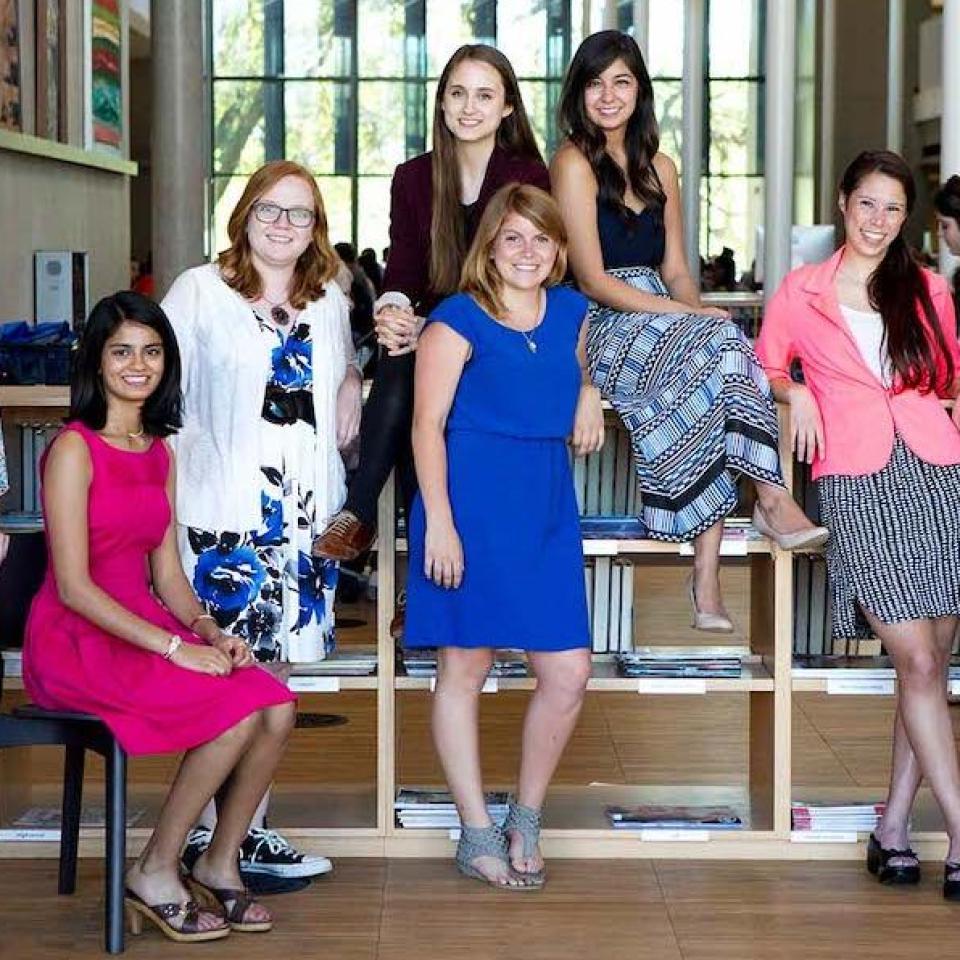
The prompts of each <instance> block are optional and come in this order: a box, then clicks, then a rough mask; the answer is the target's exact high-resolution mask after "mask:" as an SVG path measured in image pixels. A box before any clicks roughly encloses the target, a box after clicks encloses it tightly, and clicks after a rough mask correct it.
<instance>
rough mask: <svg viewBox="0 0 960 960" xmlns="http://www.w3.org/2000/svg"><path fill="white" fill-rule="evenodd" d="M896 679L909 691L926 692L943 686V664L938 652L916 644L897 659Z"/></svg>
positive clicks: (927, 646) (925, 645)
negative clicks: (909, 689)
mask: <svg viewBox="0 0 960 960" xmlns="http://www.w3.org/2000/svg"><path fill="white" fill-rule="evenodd" d="M896 666H897V679H898V680H899V681H900V683H901V684H903V685H905V686H907V687H908V688H911V689H917V690H926V689H931V688H938V687H941V686H942V685H943V673H944V669H945V663H944V660H943V658H942V657H941V655H940V653H939V651H938V650H936V649H935V648H934V647H933V646H931V645H929V644H923V645H920V644H918V645H917V646H916V647H915V648H914V649H912V650H909V651H907V652H906V653H903V654H901V655H900V656H899V657H897V660H896Z"/></svg>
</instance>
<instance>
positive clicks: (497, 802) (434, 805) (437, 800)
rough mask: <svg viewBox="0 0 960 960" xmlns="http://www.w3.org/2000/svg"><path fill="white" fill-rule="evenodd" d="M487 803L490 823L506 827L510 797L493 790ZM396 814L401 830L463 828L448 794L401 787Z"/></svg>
mask: <svg viewBox="0 0 960 960" xmlns="http://www.w3.org/2000/svg"><path fill="white" fill-rule="evenodd" d="M485 799H486V801H487V811H488V812H489V813H490V819H491V820H493V822H494V823H503V821H504V819H505V818H506V816H507V804H509V803H510V794H509V793H506V792H505V791H502V790H491V791H488V792H487V793H486V794H485ZM393 810H394V815H395V816H396V818H397V826H398V827H404V828H405V829H414V830H418V829H419V830H426V829H435V830H438V829H440V830H455V829H457V828H458V827H459V826H460V814H458V813H457V808H456V805H455V804H454V802H453V797H451V796H450V793H449V791H447V790H440V789H432V788H424V789H420V788H417V787H398V788H397V797H396V800H395V801H394V804H393Z"/></svg>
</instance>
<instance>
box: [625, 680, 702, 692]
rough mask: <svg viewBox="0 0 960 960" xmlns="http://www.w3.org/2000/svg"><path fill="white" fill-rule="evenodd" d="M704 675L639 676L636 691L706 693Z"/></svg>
mask: <svg viewBox="0 0 960 960" xmlns="http://www.w3.org/2000/svg"><path fill="white" fill-rule="evenodd" d="M706 692H707V681H706V678H704V677H640V679H639V680H637V693H706Z"/></svg>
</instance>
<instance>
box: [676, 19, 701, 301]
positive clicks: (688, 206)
mask: <svg viewBox="0 0 960 960" xmlns="http://www.w3.org/2000/svg"><path fill="white" fill-rule="evenodd" d="M705 27H706V24H705V9H704V3H703V0H684V18H683V143H682V148H681V150H682V169H681V171H680V196H681V200H682V205H683V231H684V233H683V236H684V245H685V246H686V254H687V264H688V265H689V267H690V273H691V275H692V276H693V279H694V282H695V283H697V284H699V283H700V178H701V173H702V170H703V81H704V76H703V39H704V33H705V32H706V31H705Z"/></svg>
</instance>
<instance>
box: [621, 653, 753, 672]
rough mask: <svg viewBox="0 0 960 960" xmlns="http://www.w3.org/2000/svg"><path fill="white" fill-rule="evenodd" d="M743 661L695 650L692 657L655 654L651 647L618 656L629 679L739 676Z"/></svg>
mask: <svg viewBox="0 0 960 960" xmlns="http://www.w3.org/2000/svg"><path fill="white" fill-rule="evenodd" d="M742 667H743V662H742V658H741V657H740V656H738V655H736V654H729V655H728V654H718V653H717V651H716V649H713V650H711V651H710V652H709V653H708V652H705V651H697V650H694V651H692V652H691V653H690V654H676V653H673V654H670V655H666V654H663V653H652V652H651V651H650V650H649V648H647V649H646V650H644V651H643V652H641V651H637V650H634V651H629V652H625V653H620V654H618V655H617V668H618V670H619V671H620V673H621V674H622V675H623V676H625V677H739V676H740V673H741V670H742Z"/></svg>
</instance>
